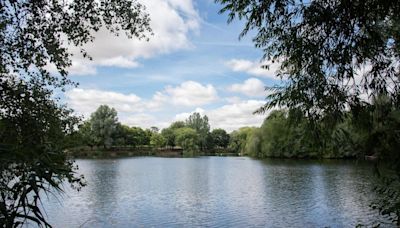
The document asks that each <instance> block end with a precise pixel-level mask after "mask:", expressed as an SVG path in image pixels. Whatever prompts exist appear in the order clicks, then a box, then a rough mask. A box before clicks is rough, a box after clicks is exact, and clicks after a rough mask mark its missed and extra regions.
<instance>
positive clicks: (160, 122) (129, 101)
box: [66, 81, 265, 131]
mask: <svg viewBox="0 0 400 228" xmlns="http://www.w3.org/2000/svg"><path fill="white" fill-rule="evenodd" d="M192 86H194V87H195V88H196V87H198V86H200V87H201V88H203V89H204V90H205V91H208V90H210V91H213V90H214V89H210V87H212V86H211V85H208V86H203V85H201V84H199V83H196V82H191V81H189V82H185V83H182V84H181V85H179V86H177V87H168V88H167V89H166V90H165V91H163V93H161V92H156V93H155V94H154V96H153V98H152V99H151V100H146V99H142V98H140V97H138V96H137V95H135V94H132V93H131V94H123V93H118V92H111V91H103V90H95V89H72V90H70V91H67V92H66V98H67V103H68V104H69V106H70V107H71V108H73V109H74V110H75V111H76V112H77V113H78V114H83V115H84V116H85V117H86V118H88V117H90V114H91V113H92V112H94V111H95V110H96V109H97V108H98V106H100V105H103V104H106V105H109V106H110V107H114V108H115V109H116V110H117V112H118V117H119V120H120V121H121V123H123V124H127V125H129V126H140V127H143V128H148V127H151V126H157V127H160V128H164V127H168V125H169V124H170V123H171V122H172V121H176V120H185V119H186V118H188V117H189V115H191V114H192V113H193V112H199V113H200V114H202V115H207V116H208V117H209V121H210V125H211V127H212V128H223V129H225V130H227V131H232V130H236V129H238V128H240V127H244V126H260V125H261V123H262V121H263V120H264V118H265V115H253V112H254V111H255V110H256V109H258V108H260V107H261V106H262V105H263V104H264V101H262V100H240V99H239V98H237V99H236V98H232V99H230V101H231V103H229V104H226V105H223V106H221V107H218V108H215V109H210V110H205V109H203V108H200V107H198V108H196V109H195V110H194V111H193V112H183V113H178V114H176V113H177V111H176V108H177V107H179V105H183V106H185V105H187V103H186V102H189V100H190V99H189V100H186V99H184V100H179V96H184V95H183V94H186V95H187V91H190V89H189V88H193V87H192ZM212 88H213V87H212ZM193 90H195V89H193ZM214 91H215V90H214ZM195 92H197V91H195ZM192 96H193V97H192ZM198 96H199V95H198V94H196V96H194V95H189V97H192V98H191V99H192V102H194V103H197V104H202V103H204V102H203V101H204V100H201V99H200V100H195V99H196V98H197V97H198ZM157 97H158V98H157ZM157 99H160V100H158V102H160V103H161V104H158V106H157V105H154V106H152V105H150V104H151V102H156V100H157ZM174 99H178V100H179V102H178V101H174ZM202 99H204V97H203V98H202ZM163 102H164V103H163ZM174 102H178V104H176V105H174ZM159 105H161V106H162V107H160V106H159ZM154 108H159V109H160V110H159V112H154V110H155V109H154Z"/></svg>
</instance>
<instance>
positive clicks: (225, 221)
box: [44, 157, 378, 227]
mask: <svg viewBox="0 0 400 228" xmlns="http://www.w3.org/2000/svg"><path fill="white" fill-rule="evenodd" d="M77 164H78V165H79V168H80V170H79V172H80V173H83V174H84V175H85V177H86V179H87V182H88V185H87V186H86V187H85V188H83V189H82V191H80V192H75V191H71V190H69V189H68V187H66V193H65V194H63V195H62V196H58V197H57V199H56V198H55V197H49V198H47V199H44V207H45V208H46V213H47V215H48V217H49V220H50V222H51V224H53V225H54V226H55V227H177V226H178V227H195V226H201V227H204V226H206V227H248V226H252V227H354V226H356V225H357V224H364V225H370V224H371V223H373V222H374V221H376V220H377V219H378V216H377V212H376V211H372V210H371V209H370V208H369V206H368V205H369V203H370V200H371V198H372V195H373V194H372V192H371V189H372V187H373V183H372V181H371V179H372V178H371V176H372V172H373V171H372V166H370V165H368V164H365V163H359V162H356V161H324V162H320V161H301V160H255V159H251V158H247V157H199V158H157V157H134V158H122V159H108V160H77Z"/></svg>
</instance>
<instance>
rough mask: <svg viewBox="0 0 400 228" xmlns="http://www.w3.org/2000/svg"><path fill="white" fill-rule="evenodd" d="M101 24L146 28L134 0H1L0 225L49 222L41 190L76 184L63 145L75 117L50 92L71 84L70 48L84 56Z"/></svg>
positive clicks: (137, 31) (131, 31) (143, 33)
mask: <svg viewBox="0 0 400 228" xmlns="http://www.w3.org/2000/svg"><path fill="white" fill-rule="evenodd" d="M100 29H108V30H109V31H111V32H113V33H118V32H119V31H121V32H125V33H126V34H127V35H128V37H136V38H139V39H141V38H146V37H148V35H150V32H151V30H150V28H149V17H148V15H147V14H146V13H145V11H144V7H143V6H142V5H141V4H139V3H138V2H137V1H130V0H129V1H125V0H122V1H102V0H101V1H94V0H89V1H58V0H56V1H45V0H35V1H33V0H32V1H22V0H21V1H19V0H17V1H9V0H5V1H0V54H1V58H0V123H1V124H0V127H1V129H0V131H1V133H0V134H1V138H0V159H1V162H0V178H1V179H0V188H1V198H0V226H2V227H19V226H22V225H23V224H24V223H25V222H33V223H36V225H38V226H50V224H48V223H47V221H46V218H45V216H44V215H43V213H42V212H41V210H40V205H39V202H40V195H41V193H44V192H49V191H52V190H60V189H61V185H60V184H61V183H62V182H63V181H64V180H67V181H69V182H70V183H72V184H74V185H75V184H77V187H79V186H82V182H81V179H80V178H79V177H77V176H75V175H74V166H73V163H72V162H71V161H70V160H68V159H67V158H66V155H65V153H64V152H63V150H64V142H65V141H64V139H65V136H66V134H67V133H68V134H69V135H71V131H73V130H74V129H75V128H74V125H75V124H76V123H77V121H76V119H75V118H72V117H71V116H70V113H71V112H70V110H68V109H67V108H65V107H64V106H61V105H60V104H59V102H58V101H57V100H54V96H53V91H54V90H55V89H57V90H58V91H59V90H61V91H62V90H64V89H65V86H67V85H69V84H71V81H70V80H69V79H68V77H67V75H68V67H70V66H71V53H70V52H69V50H70V49H69V47H78V48H79V49H80V50H81V53H82V55H83V56H84V57H88V54H87V53H86V52H85V50H84V49H83V48H82V47H83V45H84V44H85V43H87V42H90V41H92V40H93V39H94V34H95V32H96V31H99V30H100ZM51 68H55V69H56V70H57V73H54V74H52V73H50V71H49V69H51Z"/></svg>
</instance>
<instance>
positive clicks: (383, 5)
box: [216, 0, 400, 224]
mask: <svg viewBox="0 0 400 228" xmlns="http://www.w3.org/2000/svg"><path fill="white" fill-rule="evenodd" d="M216 2H218V3H221V4H222V10H221V13H227V14H228V21H229V22H231V21H233V20H234V19H235V18H238V19H243V20H245V25H244V29H243V31H242V33H241V34H240V37H242V36H244V35H246V34H247V33H248V32H249V31H252V30H253V31H255V36H254V38H253V42H254V43H255V46H256V47H257V48H260V49H262V50H263V52H264V55H263V60H265V61H266V62H267V63H269V64H271V63H272V64H275V63H278V64H279V66H280V67H279V70H278V72H277V75H278V76H279V77H280V78H282V79H283V80H282V81H283V82H282V84H279V85H277V86H274V87H271V88H269V89H272V90H273V93H272V94H271V95H269V96H268V97H267V102H266V104H265V105H264V106H263V107H262V108H260V110H259V112H264V111H265V110H266V109H269V108H272V107H275V106H283V107H286V108H289V109H296V110H299V111H300V112H299V113H301V115H302V116H306V117H307V118H308V120H309V121H310V123H311V124H312V125H313V124H314V123H317V124H314V126H315V127H316V129H315V130H316V131H315V132H319V133H323V134H316V135H315V137H320V140H319V141H321V145H322V146H323V144H324V143H323V141H324V140H323V139H324V138H326V136H327V135H329V134H330V132H329V131H328V130H329V129H333V128H332V126H333V125H335V124H336V123H338V122H340V121H342V120H343V117H344V116H345V115H346V112H347V110H350V111H351V113H352V115H353V116H354V117H355V119H358V118H361V116H360V114H362V113H364V112H365V110H370V109H376V108H377V107H371V106H373V104H372V102H371V100H372V97H377V96H381V95H385V96H387V97H389V100H390V101H391V104H390V105H391V107H394V109H397V110H399V107H400V93H399V92H400V91H399V89H400V68H399V67H400V61H399V60H400V59H399V58H400V46H399V45H400V44H399V42H400V14H399V11H400V1H386V0H314V1H303V0H216ZM264 67H268V64H266V65H265V66H264ZM320 123H323V124H320ZM318 128H319V129H318ZM324 132H325V133H324ZM398 132H399V128H397V129H395V130H394V131H386V132H385V133H387V134H391V135H393V136H395V137H393V138H394V139H395V140H393V141H390V142H389V145H388V146H387V147H389V148H391V149H390V150H392V151H397V153H392V154H391V157H389V158H386V159H389V160H390V161H396V162H397V163H396V162H395V163H396V164H394V165H393V166H394V169H395V170H396V172H397V180H400V162H399V160H400V155H399V153H398V149H397V150H396V149H395V148H396V146H398V145H399V141H400V137H398V136H399V135H398ZM321 135H322V137H321ZM396 135H397V136H396ZM376 149H379V148H376ZM381 158H382V157H381ZM398 195H399V194H398ZM399 198H400V197H399ZM397 202H399V201H397ZM386 211H389V213H390V212H394V213H397V222H398V224H400V219H399V218H398V217H399V215H400V203H397V204H395V206H393V207H391V208H389V209H387V210H386Z"/></svg>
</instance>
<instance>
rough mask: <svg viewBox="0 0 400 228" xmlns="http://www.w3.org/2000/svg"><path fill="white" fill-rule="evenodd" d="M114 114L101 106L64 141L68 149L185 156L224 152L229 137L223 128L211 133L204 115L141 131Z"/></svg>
mask: <svg viewBox="0 0 400 228" xmlns="http://www.w3.org/2000/svg"><path fill="white" fill-rule="evenodd" d="M117 115H118V114H117V111H116V110H115V109H114V108H111V107H109V106H107V105H101V106H100V107H98V108H97V110H96V111H95V112H93V113H92V114H91V115H90V118H89V119H88V120H86V121H84V122H83V123H82V124H80V125H79V127H78V130H77V131H75V132H73V133H71V134H70V135H69V136H68V137H67V138H68V139H67V144H68V146H69V147H78V146H88V147H90V148H91V149H92V150H93V149H94V148H96V149H99V148H101V149H105V150H107V149H110V148H111V147H131V148H138V149H140V148H143V147H151V148H155V149H161V148H164V149H175V148H176V147H179V148H181V149H183V151H184V153H185V155H187V156H193V155H197V154H200V153H205V152H207V151H211V150H214V149H225V148H227V146H228V144H229V139H230V136H229V134H228V133H227V132H226V131H225V130H223V129H214V130H212V131H211V130H210V124H209V121H208V117H207V116H206V115H204V116H201V115H200V114H199V113H193V114H191V115H190V116H189V117H188V118H187V119H186V120H185V121H176V122H173V123H172V124H171V125H170V126H169V127H167V128H164V129H162V130H161V131H160V130H159V128H157V127H151V128H149V129H142V128H140V127H137V126H133V127H130V126H127V125H124V124H122V123H120V122H119V121H118V116H117Z"/></svg>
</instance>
